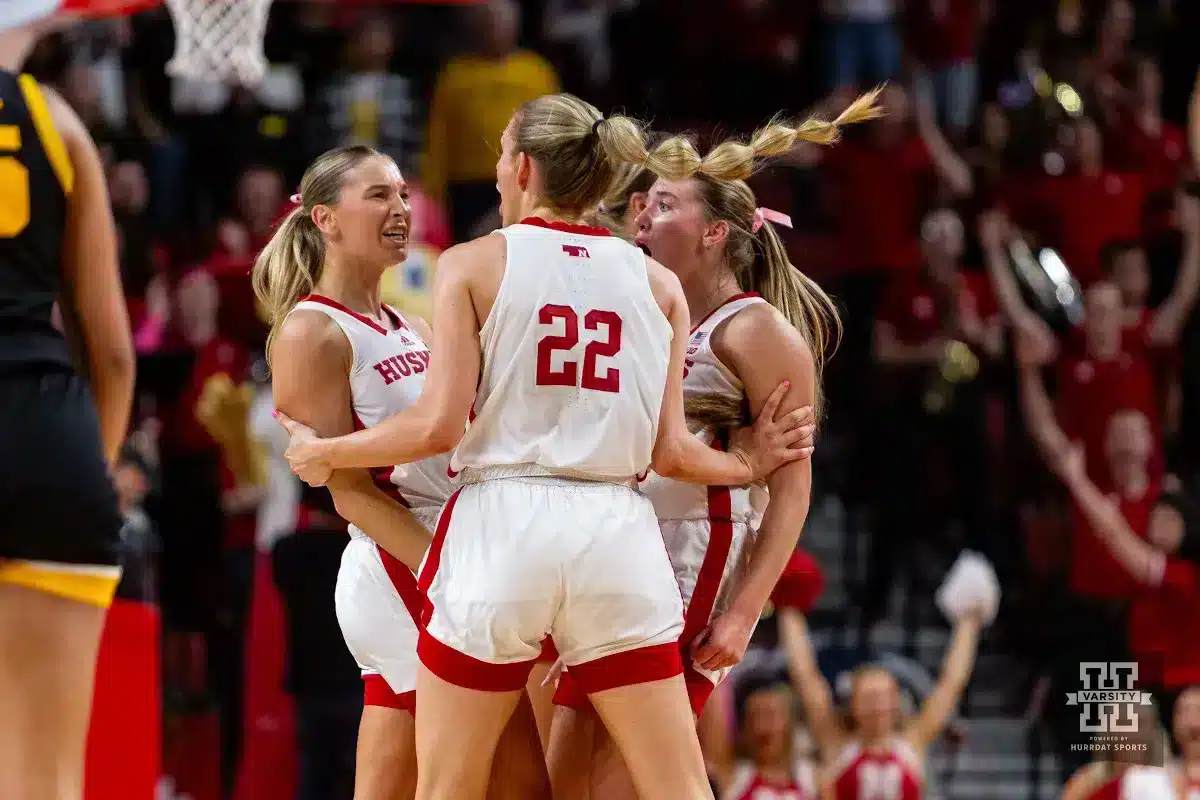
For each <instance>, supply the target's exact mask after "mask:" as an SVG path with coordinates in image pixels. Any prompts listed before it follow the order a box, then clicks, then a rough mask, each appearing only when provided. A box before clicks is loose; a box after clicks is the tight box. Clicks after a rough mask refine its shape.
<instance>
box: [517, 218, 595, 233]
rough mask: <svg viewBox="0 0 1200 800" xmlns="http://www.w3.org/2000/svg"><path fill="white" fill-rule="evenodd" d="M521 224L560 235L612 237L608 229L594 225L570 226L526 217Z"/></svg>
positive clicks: (568, 223)
mask: <svg viewBox="0 0 1200 800" xmlns="http://www.w3.org/2000/svg"><path fill="white" fill-rule="evenodd" d="M521 224H522V225H532V226H533V227H535V228H547V229H549V230H552V231H560V232H562V233H576V234H579V235H581V236H612V231H610V230H609V229H608V228H597V227H595V226H594V225H572V224H571V223H570V222H559V221H558V220H554V221H553V222H551V221H550V220H545V219H542V218H541V217H526V218H525V219H523V220H521Z"/></svg>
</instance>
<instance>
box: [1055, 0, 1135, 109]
mask: <svg viewBox="0 0 1200 800" xmlns="http://www.w3.org/2000/svg"><path fill="white" fill-rule="evenodd" d="M1063 5H1066V4H1065V3H1064V4H1063ZM1133 26H1134V9H1133V4H1132V3H1130V2H1129V0H1108V2H1107V4H1106V7H1105V10H1104V16H1103V17H1101V18H1100V24H1099V26H1098V28H1097V30H1096V49H1095V52H1094V53H1093V54H1092V57H1091V59H1090V60H1089V63H1088V65H1087V67H1088V70H1087V72H1088V77H1090V78H1091V79H1092V80H1094V81H1095V82H1096V84H1097V88H1098V89H1099V90H1100V93H1101V95H1102V96H1104V95H1105V94H1108V93H1109V92H1107V90H1106V89H1105V85H1106V84H1107V85H1113V84H1115V83H1116V78H1115V74H1116V72H1117V70H1118V69H1119V68H1120V67H1121V65H1122V64H1124V63H1125V60H1126V59H1127V58H1128V57H1129V44H1130V42H1132V41H1133V33H1134V27H1133Z"/></svg>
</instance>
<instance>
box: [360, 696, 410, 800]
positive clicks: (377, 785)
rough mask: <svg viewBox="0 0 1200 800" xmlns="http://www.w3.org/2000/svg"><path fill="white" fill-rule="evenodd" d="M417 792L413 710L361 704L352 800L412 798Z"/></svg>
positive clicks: (402, 799)
mask: <svg viewBox="0 0 1200 800" xmlns="http://www.w3.org/2000/svg"><path fill="white" fill-rule="evenodd" d="M416 792H417V739H416V724H415V722H414V720H413V715H412V713H411V712H409V711H406V710H403V709H399V708H387V707H384V706H371V705H368V706H364V707H363V713H362V721H361V722H360V723H359V727H358V754H357V757H356V760H355V767H354V800H412V798H413V797H415V796H416Z"/></svg>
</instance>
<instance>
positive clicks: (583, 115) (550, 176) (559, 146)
mask: <svg viewBox="0 0 1200 800" xmlns="http://www.w3.org/2000/svg"><path fill="white" fill-rule="evenodd" d="M514 125H515V127H514V131H513V133H514V139H515V145H516V151H517V152H519V153H525V154H526V155H528V156H529V157H530V158H532V159H533V160H535V161H536V162H537V163H538V166H539V167H540V168H541V182H542V186H541V188H542V192H543V193H544V196H543V197H542V198H540V199H541V201H542V202H543V203H545V204H546V205H547V206H549V207H551V208H555V209H558V210H559V211H565V212H572V213H577V214H579V215H580V216H583V215H585V214H590V213H591V212H592V211H593V210H594V209H595V208H596V206H598V205H600V201H601V200H603V199H604V197H605V195H607V194H608V193H609V192H610V191H612V190H613V189H614V187H615V186H616V185H617V183H618V182H619V181H620V180H621V179H622V177H623V176H624V172H625V170H624V167H625V166H626V165H629V164H635V165H640V164H642V162H644V161H645V160H646V155H647V154H646V126H645V125H644V124H642V123H641V122H639V121H638V120H636V119H633V118H632V117H626V116H622V115H620V114H614V115H613V116H609V117H605V116H604V115H602V114H601V113H600V111H599V109H597V108H596V107H595V106H593V105H592V104H591V103H588V102H585V101H583V100H581V99H579V98H578V97H576V96H575V95H572V94H565V93H564V94H549V95H544V96H542V97H539V98H537V99H536V100H531V101H529V102H528V103H526V104H525V105H523V106H521V108H520V109H519V110H518V111H517V113H516V115H515V116H514Z"/></svg>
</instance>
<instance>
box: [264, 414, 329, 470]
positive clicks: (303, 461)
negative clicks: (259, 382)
mask: <svg viewBox="0 0 1200 800" xmlns="http://www.w3.org/2000/svg"><path fill="white" fill-rule="evenodd" d="M275 419H276V420H278V422H279V424H280V425H282V426H283V427H284V429H285V430H286V431H287V432H288V436H289V437H290V441H289V442H288V447H287V450H286V451H284V454H283V455H284V457H285V458H286V459H287V460H288V465H289V466H290V467H291V468H292V472H294V473H295V474H296V476H297V477H298V478H300V480H302V481H304V482H305V483H307V484H308V485H309V486H324V485H325V483H326V482H327V481H328V480H329V477H330V476H331V475H332V474H333V469H332V468H331V467H330V466H329V462H328V461H327V460H326V458H325V447H324V442H325V440H324V439H321V438H319V437H318V436H317V434H316V432H315V431H314V430H313V429H312V428H310V427H308V426H307V425H304V424H302V423H299V422H296V421H295V420H294V419H292V418H290V417H289V416H288V415H287V414H284V413H283V412H280V411H276V412H275Z"/></svg>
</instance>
